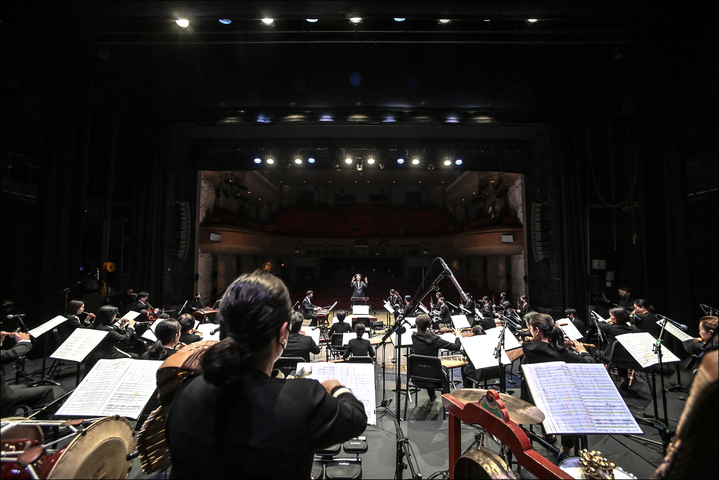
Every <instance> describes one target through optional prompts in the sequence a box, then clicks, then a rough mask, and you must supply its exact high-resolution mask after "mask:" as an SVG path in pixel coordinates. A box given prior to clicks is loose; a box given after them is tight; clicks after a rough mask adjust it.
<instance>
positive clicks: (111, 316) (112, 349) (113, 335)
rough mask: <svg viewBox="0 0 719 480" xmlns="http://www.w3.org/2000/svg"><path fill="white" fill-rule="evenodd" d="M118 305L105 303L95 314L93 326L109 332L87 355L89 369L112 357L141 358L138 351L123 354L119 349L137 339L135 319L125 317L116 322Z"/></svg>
mask: <svg viewBox="0 0 719 480" xmlns="http://www.w3.org/2000/svg"><path fill="white" fill-rule="evenodd" d="M117 316H118V314H117V307H113V306H112V305H104V306H102V307H100V309H99V310H98V311H97V315H96V316H95V322H94V323H93V326H94V328H95V329H96V330H103V331H106V332H109V333H108V334H107V335H106V336H105V338H103V339H102V341H101V342H100V343H99V345H98V346H97V347H95V350H93V352H92V353H91V354H90V355H88V357H87V367H88V370H90V368H92V367H93V366H94V365H95V364H96V363H97V361H98V360H101V359H111V358H127V356H130V357H132V358H139V355H137V354H136V353H127V355H123V354H122V353H120V352H118V349H121V348H125V345H126V344H127V343H128V342H129V341H132V340H134V339H135V321H134V320H128V319H126V318H123V319H121V320H120V322H119V323H117V324H116V323H115V320H116V317H117Z"/></svg>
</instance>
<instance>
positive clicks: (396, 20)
mask: <svg viewBox="0 0 719 480" xmlns="http://www.w3.org/2000/svg"><path fill="white" fill-rule="evenodd" d="M405 20H407V19H406V18H403V17H394V21H395V22H404V21H405Z"/></svg>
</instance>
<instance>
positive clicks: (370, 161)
mask: <svg viewBox="0 0 719 480" xmlns="http://www.w3.org/2000/svg"><path fill="white" fill-rule="evenodd" d="M355 161H356V162H357V163H356V165H357V170H362V167H363V166H364V162H366V163H367V165H375V164H378V162H377V160H376V159H375V158H374V157H371V156H370V157H367V159H366V160H364V159H362V158H360V159H357V160H355V158H353V157H351V156H348V157H345V159H344V162H345V164H346V165H352V164H353V163H355ZM262 162H263V160H262V158H260V157H255V159H254V163H255V164H257V165H261V164H262ZM304 162H305V160H304V159H303V158H302V157H295V159H294V160H293V163H294V164H295V165H302V164H303V163H304ZM316 162H317V161H316V160H315V158H314V157H308V158H307V163H309V164H311V165H314V164H315V163H316ZM396 162H397V165H404V164H405V163H406V160H405V159H404V157H399V158H397V160H396ZM264 163H265V164H266V165H275V164H277V160H276V159H275V158H274V157H273V156H268V157H266V158H265V159H264ZM409 163H411V164H412V165H419V164H420V163H422V162H421V161H420V159H419V157H412V159H411V160H410V161H409ZM462 163H464V162H463V161H462V159H461V158H457V159H455V160H452V159H450V158H445V159H444V160H443V161H442V164H443V165H444V166H445V167H450V166H452V165H453V164H454V165H456V166H460V165H462ZM379 165H380V168H384V165H383V164H379ZM431 165H434V164H431Z"/></svg>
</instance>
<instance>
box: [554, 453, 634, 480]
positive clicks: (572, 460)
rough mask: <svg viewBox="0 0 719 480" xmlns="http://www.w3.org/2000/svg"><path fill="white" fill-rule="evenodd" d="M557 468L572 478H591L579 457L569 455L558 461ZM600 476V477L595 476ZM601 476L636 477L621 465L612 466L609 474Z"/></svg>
mask: <svg viewBox="0 0 719 480" xmlns="http://www.w3.org/2000/svg"><path fill="white" fill-rule="evenodd" d="M559 468H561V469H562V470H564V471H565V472H567V473H568V474H569V475H571V477H572V478H578V479H586V478H592V477H591V476H589V475H587V474H586V473H585V472H584V469H583V468H582V460H581V458H580V457H569V458H565V459H564V460H562V461H561V462H559ZM597 478H600V477H597ZM601 478H622V479H625V478H637V477H636V476H635V475H633V474H631V473H629V472H627V471H625V470H624V469H623V468H622V467H616V466H615V467H614V469H613V470H612V473H611V477H610V476H605V477H601Z"/></svg>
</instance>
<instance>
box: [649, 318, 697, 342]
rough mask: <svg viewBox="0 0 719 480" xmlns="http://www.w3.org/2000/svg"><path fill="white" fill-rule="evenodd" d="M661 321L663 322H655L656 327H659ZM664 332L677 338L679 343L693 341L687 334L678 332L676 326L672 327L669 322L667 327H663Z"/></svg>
mask: <svg viewBox="0 0 719 480" xmlns="http://www.w3.org/2000/svg"><path fill="white" fill-rule="evenodd" d="M663 321H664V320H659V321H658V322H657V325H659V326H660V327H661V326H662V322H663ZM664 330H665V331H667V332H669V333H671V334H672V335H674V336H675V337H677V338H678V339H679V341H680V342H685V341H687V340H693V339H694V337H692V336H691V335H689V334H688V333H686V332H684V331H682V330H680V329H679V328H677V326H676V325H674V324H673V323H671V322H667V325H666V326H665V327H664Z"/></svg>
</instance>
